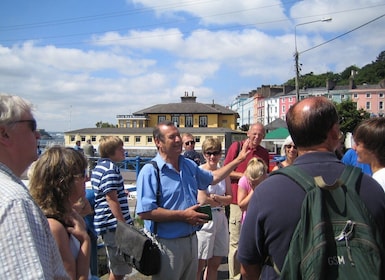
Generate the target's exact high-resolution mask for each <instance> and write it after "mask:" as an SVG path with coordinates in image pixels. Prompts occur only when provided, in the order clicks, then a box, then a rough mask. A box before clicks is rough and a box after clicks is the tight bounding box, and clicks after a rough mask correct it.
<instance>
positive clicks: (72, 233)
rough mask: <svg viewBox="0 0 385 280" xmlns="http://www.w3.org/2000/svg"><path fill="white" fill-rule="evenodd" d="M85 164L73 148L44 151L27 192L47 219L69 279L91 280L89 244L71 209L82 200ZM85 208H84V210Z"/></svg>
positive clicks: (81, 219) (75, 214) (82, 226)
mask: <svg viewBox="0 0 385 280" xmlns="http://www.w3.org/2000/svg"><path fill="white" fill-rule="evenodd" d="M86 171H87V160H86V159H85V157H84V155H83V154H82V153H80V152H77V151H75V150H74V149H72V148H65V147H60V146H54V147H51V148H49V149H48V150H46V151H45V152H44V153H43V154H42V155H41V156H40V157H39V159H38V160H37V161H36V162H35V163H34V165H33V167H32V170H31V171H30V175H31V177H30V181H29V186H30V192H31V195H32V197H33V198H34V200H35V201H36V203H37V204H38V205H39V206H40V208H41V209H42V211H43V213H44V214H45V216H46V217H47V219H48V224H49V227H50V230H51V232H52V235H53V236H54V238H55V240H56V244H57V246H58V248H59V251H60V254H61V257H62V260H63V263H64V267H65V269H66V271H67V273H68V275H69V276H70V278H71V279H90V278H89V277H91V276H90V275H89V269H90V249H91V242H90V237H89V235H88V233H87V229H86V225H85V222H84V220H83V218H82V217H81V215H80V214H78V213H77V212H76V211H75V209H74V205H75V204H77V203H78V202H79V200H82V201H83V202H86V201H87V199H86V198H85V182H86ZM85 206H87V205H86V204H84V208H85Z"/></svg>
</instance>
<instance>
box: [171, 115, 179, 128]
mask: <svg viewBox="0 0 385 280" xmlns="http://www.w3.org/2000/svg"><path fill="white" fill-rule="evenodd" d="M171 121H172V122H173V124H174V125H175V126H176V127H179V116H172V117H171Z"/></svg>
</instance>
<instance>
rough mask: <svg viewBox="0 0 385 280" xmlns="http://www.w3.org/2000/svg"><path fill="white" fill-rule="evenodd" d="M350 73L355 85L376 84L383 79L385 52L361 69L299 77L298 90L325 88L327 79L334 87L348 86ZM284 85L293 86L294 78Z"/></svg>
mask: <svg viewBox="0 0 385 280" xmlns="http://www.w3.org/2000/svg"><path fill="white" fill-rule="evenodd" d="M352 71H354V72H355V76H354V80H355V84H356V85H361V84H365V83H366V84H378V83H379V82H380V81H382V80H384V79H385V51H382V52H381V53H380V54H379V55H378V56H377V58H376V60H375V61H372V63H369V64H367V65H365V66H363V67H362V68H359V67H357V66H356V65H351V66H349V67H347V68H346V69H345V70H344V71H342V72H341V73H338V74H335V73H333V72H327V73H323V74H319V75H315V74H314V73H313V72H310V73H307V74H304V75H301V77H300V79H299V87H300V88H316V87H325V83H326V82H325V81H326V80H327V79H329V80H330V81H334V82H335V84H336V85H348V84H349V78H350V76H351V73H352ZM285 84H287V85H291V86H295V78H292V79H290V80H288V81H287V82H286V83H285Z"/></svg>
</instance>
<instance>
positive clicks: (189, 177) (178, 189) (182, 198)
mask: <svg viewBox="0 0 385 280" xmlns="http://www.w3.org/2000/svg"><path fill="white" fill-rule="evenodd" d="M153 160H154V161H155V162H156V163H157V164H158V167H159V170H160V181H161V186H160V190H161V198H160V204H159V207H162V208H164V209H170V210H184V209H187V208H189V207H191V206H193V205H196V204H197V195H198V189H199V190H206V189H207V187H208V186H209V185H210V184H211V182H212V180H213V175H212V174H211V172H209V171H207V170H202V169H200V168H199V167H198V165H196V164H195V163H194V162H193V161H192V160H190V159H186V158H185V157H183V156H179V169H180V172H177V171H176V170H175V169H174V168H173V166H172V165H171V164H169V163H166V162H165V161H164V160H163V158H162V157H161V156H160V155H159V154H158V155H157V156H156V157H155V158H154V159H153ZM157 187H158V184H157V177H156V171H155V169H154V167H153V166H152V165H151V164H146V165H145V166H143V168H142V169H141V171H140V173H139V175H138V178H137V180H136V188H137V206H136V213H137V214H140V213H144V212H149V211H152V210H154V209H156V208H158V205H157V202H156V191H157ZM144 225H145V228H146V229H147V230H149V231H150V232H154V222H153V221H149V220H145V221H144ZM197 229H198V227H194V226H192V225H190V224H189V223H187V222H183V221H170V222H158V223H157V235H158V236H159V237H160V238H166V239H173V238H180V237H184V236H187V235H189V234H191V233H193V232H195V231H196V230H197Z"/></svg>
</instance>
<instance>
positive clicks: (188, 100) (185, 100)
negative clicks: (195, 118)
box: [180, 91, 197, 103]
mask: <svg viewBox="0 0 385 280" xmlns="http://www.w3.org/2000/svg"><path fill="white" fill-rule="evenodd" d="M180 99H181V102H182V103H196V99H197V98H196V96H194V92H192V96H189V95H188V92H187V91H185V93H184V96H181V98H180Z"/></svg>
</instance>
